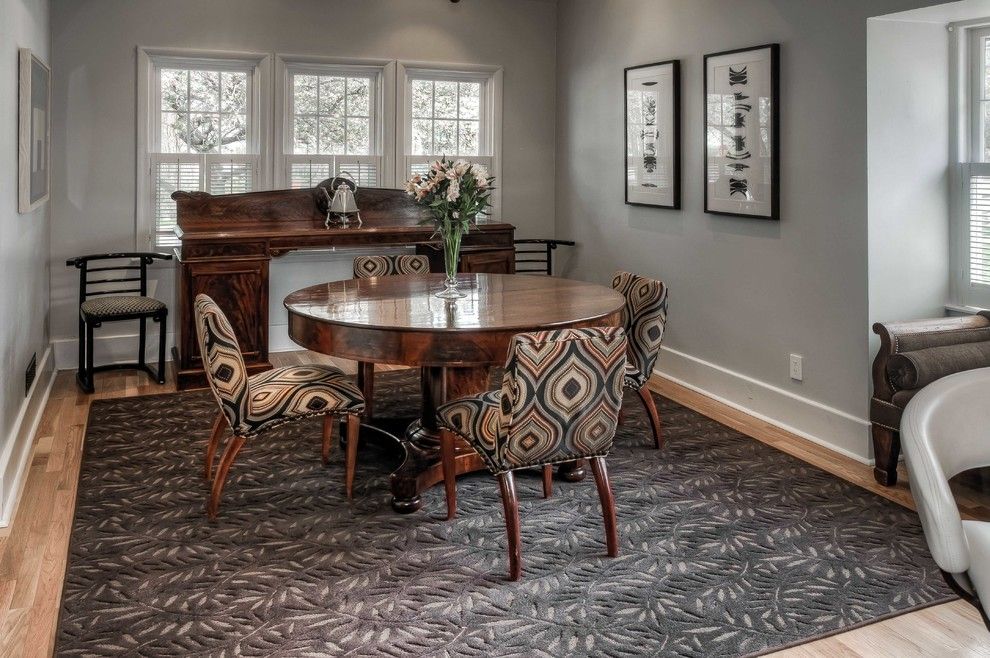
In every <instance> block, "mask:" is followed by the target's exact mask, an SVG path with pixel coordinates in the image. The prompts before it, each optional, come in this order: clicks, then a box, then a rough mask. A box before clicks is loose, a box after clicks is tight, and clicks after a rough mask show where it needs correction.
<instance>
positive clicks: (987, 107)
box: [980, 101, 990, 162]
mask: <svg viewBox="0 0 990 658" xmlns="http://www.w3.org/2000/svg"><path fill="white" fill-rule="evenodd" d="M980 105H982V106H983V108H982V109H983V161H984V162H990V102H986V101H984V102H982V103H980Z"/></svg>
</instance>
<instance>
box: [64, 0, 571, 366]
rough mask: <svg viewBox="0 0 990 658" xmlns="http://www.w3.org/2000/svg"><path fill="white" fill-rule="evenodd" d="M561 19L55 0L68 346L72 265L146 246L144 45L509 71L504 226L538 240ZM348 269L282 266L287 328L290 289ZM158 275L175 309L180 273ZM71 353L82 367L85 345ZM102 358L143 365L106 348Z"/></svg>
mask: <svg viewBox="0 0 990 658" xmlns="http://www.w3.org/2000/svg"><path fill="white" fill-rule="evenodd" d="M555 12H556V2H555V1H554V0H500V1H499V2H475V1H471V2H462V3H460V4H451V3H449V2H442V1H440V0H333V1H328V0H293V1H291V2H290V1H288V0H283V1H277V0H211V1H210V2H202V1H201V0H169V1H168V2H162V1H161V0H54V2H53V25H52V35H53V43H54V44H55V47H54V60H55V67H56V70H57V71H58V75H57V76H56V79H55V89H54V106H55V117H54V118H55V125H57V126H59V127H60V132H59V134H57V135H56V138H55V144H54V146H55V153H54V160H55V162H56V167H57V169H56V185H55V187H54V190H53V202H54V206H53V212H54V220H53V222H54V230H53V232H52V256H53V260H52V263H53V265H52V303H53V309H52V320H53V327H52V328H53V334H54V338H55V339H56V340H58V339H66V338H71V337H73V336H74V335H75V331H76V328H75V310H74V309H75V302H74V299H73V294H74V285H75V283H74V278H73V276H72V274H73V273H72V272H68V271H66V270H65V268H64V267H62V266H61V265H60V261H61V260H62V259H63V258H65V257H66V256H69V255H72V254H80V253H86V252H93V251H105V250H109V249H125V248H131V247H133V246H134V239H135V228H134V204H135V189H134V188H135V132H136V131H135V93H136V92H135V87H136V55H135V50H136V47H137V46H148V47H162V48H169V47H174V48H195V49H213V50H241V51H244V50H250V51H262V52H264V51H269V52H281V53H289V54H315V55H327V56H339V57H373V58H392V59H407V60H426V61H437V62H453V63H479V64H496V65H502V66H503V67H504V69H505V74H504V82H503V105H504V107H505V111H504V129H503V144H502V155H503V164H502V172H503V178H502V180H501V181H499V185H500V186H501V187H502V188H503V190H504V195H503V218H504V219H505V220H506V221H510V222H512V223H514V224H516V225H517V226H518V227H519V233H520V235H522V236H534V237H535V236H547V235H552V233H553V223H554V193H553V190H554V122H555V114H554V91H555V90H554V58H555V45H556V44H555V32H556V30H555V20H556V15H555ZM346 272H347V266H346V263H344V262H343V261H342V260H341V259H340V258H337V259H332V258H322V259H321V258H314V257H313V256H302V257H297V256H288V257H285V258H284V259H280V260H278V261H276V264H275V265H273V271H272V278H273V290H272V314H271V317H272V321H273V324H276V325H277V324H279V323H284V322H285V318H284V315H285V313H284V309H282V307H281V300H282V297H281V296H280V295H281V291H282V289H283V288H285V289H291V288H292V287H298V286H301V285H307V284H309V283H315V282H317V281H321V280H323V281H325V280H327V279H328V278H334V277H335V276H343V275H344V274H345V273H346ZM158 279H159V280H158V281H157V282H156V283H157V286H156V290H155V292H156V294H157V295H158V296H160V298H161V299H164V300H167V301H169V302H170V303H171V302H172V301H173V300H172V281H171V270H169V269H166V270H165V271H163V272H160V276H159V277H158ZM172 306H173V308H174V304H172ZM130 331H133V329H131V328H127V327H118V328H117V329H116V331H115V330H114V329H109V330H104V332H105V333H104V335H108V334H113V333H128V332H130ZM279 333H280V328H279V327H275V328H274V329H273V341H275V342H277V341H278V336H279ZM59 347H60V349H59V350H58V352H59V354H60V355H63V356H65V357H67V359H66V358H60V365H63V366H66V365H71V358H72V350H73V349H74V348H73V346H72V345H71V343H69V342H67V341H66V342H63V343H62V344H61V345H60V346H59ZM97 356H98V358H100V357H102V358H127V357H128V356H129V355H127V354H123V353H120V354H118V353H115V352H113V351H112V350H111V349H110V346H108V345H105V344H101V345H98V346H97ZM131 358H133V357H131ZM66 360H68V363H66Z"/></svg>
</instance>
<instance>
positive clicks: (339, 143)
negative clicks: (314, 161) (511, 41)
mask: <svg viewBox="0 0 990 658" xmlns="http://www.w3.org/2000/svg"><path fill="white" fill-rule="evenodd" d="M319 152H320V153H323V154H336V153H343V152H344V120H343V119H332V118H324V117H320V151H319Z"/></svg>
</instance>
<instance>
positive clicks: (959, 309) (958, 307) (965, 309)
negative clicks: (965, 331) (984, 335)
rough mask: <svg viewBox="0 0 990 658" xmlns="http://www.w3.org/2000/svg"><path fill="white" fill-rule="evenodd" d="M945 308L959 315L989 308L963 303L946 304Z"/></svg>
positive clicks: (975, 312)
mask: <svg viewBox="0 0 990 658" xmlns="http://www.w3.org/2000/svg"><path fill="white" fill-rule="evenodd" d="M945 310H946V311H949V312H950V313H956V314H959V315H976V314H977V313H979V312H981V311H986V310H987V309H985V308H979V307H978V306H965V305H963V304H946V305H945Z"/></svg>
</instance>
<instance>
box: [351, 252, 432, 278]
mask: <svg viewBox="0 0 990 658" xmlns="http://www.w3.org/2000/svg"><path fill="white" fill-rule="evenodd" d="M429 273H430V259H429V258H427V257H426V256H420V255H418V254H415V255H414V254H399V255H392V256H357V257H356V258H355V259H354V278H355V279H368V278H371V277H373V276H395V275H408V274H429Z"/></svg>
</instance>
